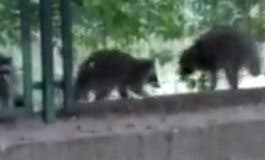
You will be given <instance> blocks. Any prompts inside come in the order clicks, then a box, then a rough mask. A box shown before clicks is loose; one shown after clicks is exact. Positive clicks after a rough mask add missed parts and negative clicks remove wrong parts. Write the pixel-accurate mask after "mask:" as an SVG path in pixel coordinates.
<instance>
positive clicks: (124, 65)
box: [74, 50, 154, 100]
mask: <svg viewBox="0 0 265 160" xmlns="http://www.w3.org/2000/svg"><path fill="white" fill-rule="evenodd" d="M153 73H154V68H153V62H152V61H151V60H147V59H135V58H133V57H131V56H130V55H128V54H127V53H124V52H121V51H119V50H100V51H96V52H94V53H92V56H90V57H88V58H87V59H86V60H85V61H84V62H83V63H82V64H81V65H80V66H79V71H78V74H77V78H76V81H75V86H74V88H75V99H76V100H80V99H85V97H86V95H87V93H88V91H94V92H95V95H96V100H99V99H102V98H104V97H106V96H107V95H108V94H109V93H110V92H111V91H112V89H114V88H116V89H117V90H118V91H119V93H120V95H121V97H123V98H126V97H128V94H127V89H129V90H132V91H134V92H135V93H137V94H139V95H146V94H145V93H144V92H143V85H144V84H145V83H146V82H147V81H148V80H149V78H150V76H151V75H152V74H153Z"/></svg>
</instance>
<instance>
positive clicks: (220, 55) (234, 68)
mask: <svg viewBox="0 0 265 160" xmlns="http://www.w3.org/2000/svg"><path fill="white" fill-rule="evenodd" d="M179 67H180V75H181V76H182V77H185V76H189V75H191V74H192V73H193V72H194V71H196V70H201V71H206V72H208V73H210V75H211V87H210V88H211V89H212V90H214V89H215V88H216V83H217V72H218V71H219V70H221V69H223V70H224V71H225V74H226V78H227V80H228V82H229V85H230V88H231V89H238V76H239V75H238V74H239V70H240V69H241V68H243V67H245V68H247V69H248V71H249V72H250V74H252V75H253V76H256V75H259V74H260V73H261V61H260V58H259V54H258V49H257V46H256V44H255V41H254V40H253V39H252V38H251V37H250V36H248V35H247V34H245V33H243V32H241V31H239V30H236V29H234V28H231V27H226V26H219V27H214V28H212V29H211V30H210V31H208V32H207V33H205V34H203V35H202V36H201V37H200V38H199V39H198V40H197V41H195V43H194V45H193V46H191V47H190V48H189V49H187V50H185V51H184V52H183V54H182V55H181V57H180V61H179Z"/></svg>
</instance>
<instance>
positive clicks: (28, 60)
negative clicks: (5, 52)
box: [19, 0, 33, 111]
mask: <svg viewBox="0 0 265 160" xmlns="http://www.w3.org/2000/svg"><path fill="white" fill-rule="evenodd" d="M19 5H20V30H21V45H22V46H21V47H22V54H23V84H24V86H23V87H24V102H25V103H24V104H25V107H27V109H28V110H30V111H33V109H32V57H31V56H32V55H31V32H30V10H31V8H30V5H29V0H20V3H19Z"/></svg>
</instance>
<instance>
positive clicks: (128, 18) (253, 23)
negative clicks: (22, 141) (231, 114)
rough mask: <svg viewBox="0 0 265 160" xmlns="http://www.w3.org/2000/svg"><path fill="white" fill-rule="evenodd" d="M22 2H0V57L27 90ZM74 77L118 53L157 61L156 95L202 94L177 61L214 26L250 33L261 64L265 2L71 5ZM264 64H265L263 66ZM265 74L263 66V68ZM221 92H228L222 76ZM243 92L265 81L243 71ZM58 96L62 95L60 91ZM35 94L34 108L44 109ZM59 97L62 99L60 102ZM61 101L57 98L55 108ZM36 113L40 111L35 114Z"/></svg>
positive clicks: (37, 67) (36, 60)
mask: <svg viewBox="0 0 265 160" xmlns="http://www.w3.org/2000/svg"><path fill="white" fill-rule="evenodd" d="M52 2H53V17H52V19H53V32H54V37H53V42H54V43H53V45H54V46H53V47H54V74H55V75H54V76H55V79H57V80H59V79H61V77H62V74H63V73H62V70H63V69H62V57H61V41H60V39H61V35H60V34H61V32H60V17H59V0H53V1H52ZM18 3H19V0H1V1H0V52H2V53H3V54H7V55H11V56H12V57H13V59H14V64H15V67H16V69H17V70H16V71H17V75H18V82H19V85H18V86H19V87H18V89H19V90H20V91H21V93H22V90H23V80H22V75H23V72H22V54H21V42H20V39H21V37H20V28H19V27H20V20H19V4H18ZM30 3H31V4H30V7H31V25H32V33H31V37H32V50H33V51H32V53H33V64H32V65H33V66H32V68H33V80H34V82H36V81H40V80H41V76H42V74H41V61H40V30H39V28H40V27H39V24H40V23H39V15H38V14H39V12H38V10H39V1H38V0H31V2H30ZM72 7H73V32H72V34H73V49H74V50H73V55H74V59H73V61H74V74H75V73H76V71H77V69H78V65H79V64H80V63H82V60H84V59H85V58H86V57H88V56H89V54H90V53H91V52H92V51H94V50H98V49H103V48H104V49H105V48H110V49H111V48H118V49H121V50H123V51H126V52H128V53H130V54H132V55H133V56H134V57H139V58H140V57H141V58H142V57H143V58H154V59H155V68H156V73H157V77H158V81H159V84H160V86H159V87H156V88H154V87H151V86H146V87H147V90H149V91H150V93H152V94H153V95H162V94H173V93H188V92H198V91H202V89H201V88H199V87H196V81H198V78H197V77H196V75H195V77H194V81H190V82H188V83H184V82H183V81H180V79H179V75H178V74H177V70H178V64H177V62H178V59H179V55H180V54H181V53H182V51H183V50H184V49H186V48H188V47H189V46H191V45H192V44H193V42H194V39H195V38H196V37H198V36H199V35H200V34H201V33H203V32H205V31H206V30H207V29H209V27H211V26H213V25H232V26H235V27H239V28H242V29H244V30H247V31H249V32H250V33H251V35H252V36H254V38H255V39H256V43H257V45H258V48H259V51H260V54H261V58H262V60H263V59H264V54H265V43H264V40H265V39H264V38H265V1H264V0H215V1H212V0H73V1H72ZM263 61H264V60H263ZM262 70H263V74H264V73H265V71H264V65H263V68H262ZM218 77H219V79H220V80H219V82H218V85H217V86H218V87H217V88H218V89H227V88H228V84H227V82H226V80H225V77H224V74H223V73H222V72H221V73H220V74H219V75H218ZM240 77H241V80H240V84H239V88H254V87H262V86H265V76H264V75H260V76H258V77H252V76H250V75H249V74H247V73H245V72H244V71H242V74H240ZM56 92H58V94H57V95H60V94H61V92H60V91H56ZM40 94H41V92H40V91H34V103H35V105H34V106H39V105H36V104H40V103H41V96H40ZM58 97H60V96H58ZM60 102H61V100H60V98H58V100H57V103H60ZM36 110H38V107H37V108H36Z"/></svg>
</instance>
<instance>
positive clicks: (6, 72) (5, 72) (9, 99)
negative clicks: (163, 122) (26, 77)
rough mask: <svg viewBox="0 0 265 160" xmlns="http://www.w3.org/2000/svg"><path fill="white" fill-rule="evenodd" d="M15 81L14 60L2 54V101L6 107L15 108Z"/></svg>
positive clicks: (0, 83) (0, 97)
mask: <svg viewBox="0 0 265 160" xmlns="http://www.w3.org/2000/svg"><path fill="white" fill-rule="evenodd" d="M13 79H14V70H13V62H12V58H11V57H7V56H4V55H2V54H0V99H1V105H2V106H4V107H11V106H13V97H14V96H13V95H14V94H13V92H14V89H13Z"/></svg>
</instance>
